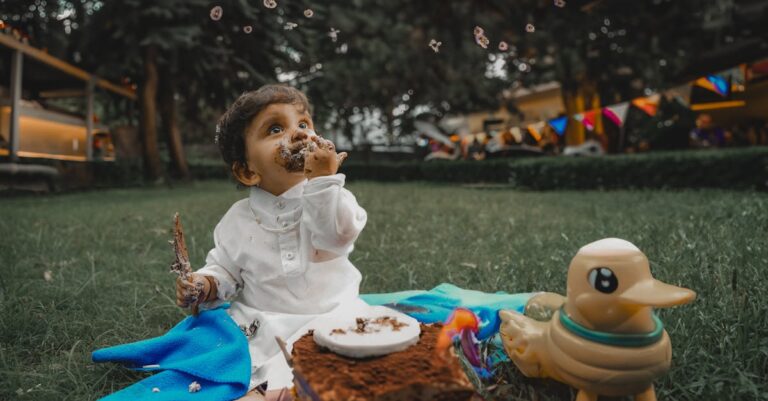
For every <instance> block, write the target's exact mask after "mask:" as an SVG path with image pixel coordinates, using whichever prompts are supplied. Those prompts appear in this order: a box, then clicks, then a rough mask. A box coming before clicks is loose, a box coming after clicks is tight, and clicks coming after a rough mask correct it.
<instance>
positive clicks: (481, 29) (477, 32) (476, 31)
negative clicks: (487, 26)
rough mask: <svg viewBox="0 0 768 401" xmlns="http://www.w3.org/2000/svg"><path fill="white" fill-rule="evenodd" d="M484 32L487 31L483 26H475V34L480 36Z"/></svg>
mask: <svg viewBox="0 0 768 401" xmlns="http://www.w3.org/2000/svg"><path fill="white" fill-rule="evenodd" d="M484 33H485V31H484V30H483V28H480V27H479V26H476V27H475V36H480V35H482V34H484Z"/></svg>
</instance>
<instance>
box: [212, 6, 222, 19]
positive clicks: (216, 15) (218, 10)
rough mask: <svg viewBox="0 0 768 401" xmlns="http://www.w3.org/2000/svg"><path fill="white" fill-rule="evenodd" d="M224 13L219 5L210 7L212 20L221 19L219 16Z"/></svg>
mask: <svg viewBox="0 0 768 401" xmlns="http://www.w3.org/2000/svg"><path fill="white" fill-rule="evenodd" d="M222 15H224V9H222V8H221V6H216V7H214V8H212V9H211V19H212V20H214V21H218V20H220V19H221V16H222Z"/></svg>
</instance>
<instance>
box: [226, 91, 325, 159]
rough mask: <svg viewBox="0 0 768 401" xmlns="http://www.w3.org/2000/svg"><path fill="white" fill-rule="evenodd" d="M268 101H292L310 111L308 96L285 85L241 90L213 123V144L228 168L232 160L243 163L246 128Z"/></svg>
mask: <svg viewBox="0 0 768 401" xmlns="http://www.w3.org/2000/svg"><path fill="white" fill-rule="evenodd" d="M271 104H295V105H299V106H301V107H303V108H304V110H306V111H307V112H310V113H311V107H310V105H309V100H308V99H307V96H306V95H305V94H304V93H303V92H301V91H300V90H298V89H296V88H294V87H291V86H288V85H280V84H271V85H264V86H262V87H261V88H259V89H257V90H255V91H250V92H245V93H243V94H242V95H240V97H239V98H237V100H235V102H234V103H232V105H231V106H229V108H228V109H227V111H226V112H224V115H222V116H221V118H220V119H219V123H218V125H217V126H216V143H217V144H218V145H219V151H221V157H222V158H223V159H224V162H225V163H227V166H229V167H230V168H231V167H232V166H233V164H234V163H235V162H239V163H245V162H246V157H245V129H246V128H247V127H248V124H250V123H251V121H252V120H253V119H254V117H256V116H257V115H259V113H260V112H261V111H262V110H264V109H265V108H267V106H269V105H271Z"/></svg>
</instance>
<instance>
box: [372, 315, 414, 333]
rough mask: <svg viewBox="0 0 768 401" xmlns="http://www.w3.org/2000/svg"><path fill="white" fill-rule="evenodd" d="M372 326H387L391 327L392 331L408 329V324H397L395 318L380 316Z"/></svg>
mask: <svg viewBox="0 0 768 401" xmlns="http://www.w3.org/2000/svg"><path fill="white" fill-rule="evenodd" d="M373 323H374V324H378V325H380V326H385V325H389V326H391V327H392V331H400V329H401V328H403V327H408V323H403V322H398V321H397V318H396V317H391V316H382V317H380V318H377V319H376V320H374V321H373Z"/></svg>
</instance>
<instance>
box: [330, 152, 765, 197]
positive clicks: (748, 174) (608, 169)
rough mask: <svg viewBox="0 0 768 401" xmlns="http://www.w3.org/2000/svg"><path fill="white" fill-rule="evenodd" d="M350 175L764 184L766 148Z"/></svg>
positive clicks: (551, 183) (596, 184) (380, 169)
mask: <svg viewBox="0 0 768 401" xmlns="http://www.w3.org/2000/svg"><path fill="white" fill-rule="evenodd" d="M341 172H343V173H345V174H346V175H347V176H348V177H349V179H352V180H355V179H361V180H376V181H409V180H425V181H435V182H459V183H504V184H508V185H510V186H512V187H515V188H528V189H535V190H558V189H628V188H729V189H746V188H753V189H763V190H764V189H766V188H768V149H766V148H746V149H728V150H724V149H717V150H702V151H682V152H671V151H670V152H654V153H645V154H635V155H615V156H604V157H564V156H563V157H536V158H527V159H493V160H486V161H481V162H477V161H455V162H446V161H434V162H407V163H394V164H392V163H379V164H376V163H370V164H355V163H349V164H344V165H343V166H342V169H341Z"/></svg>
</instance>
